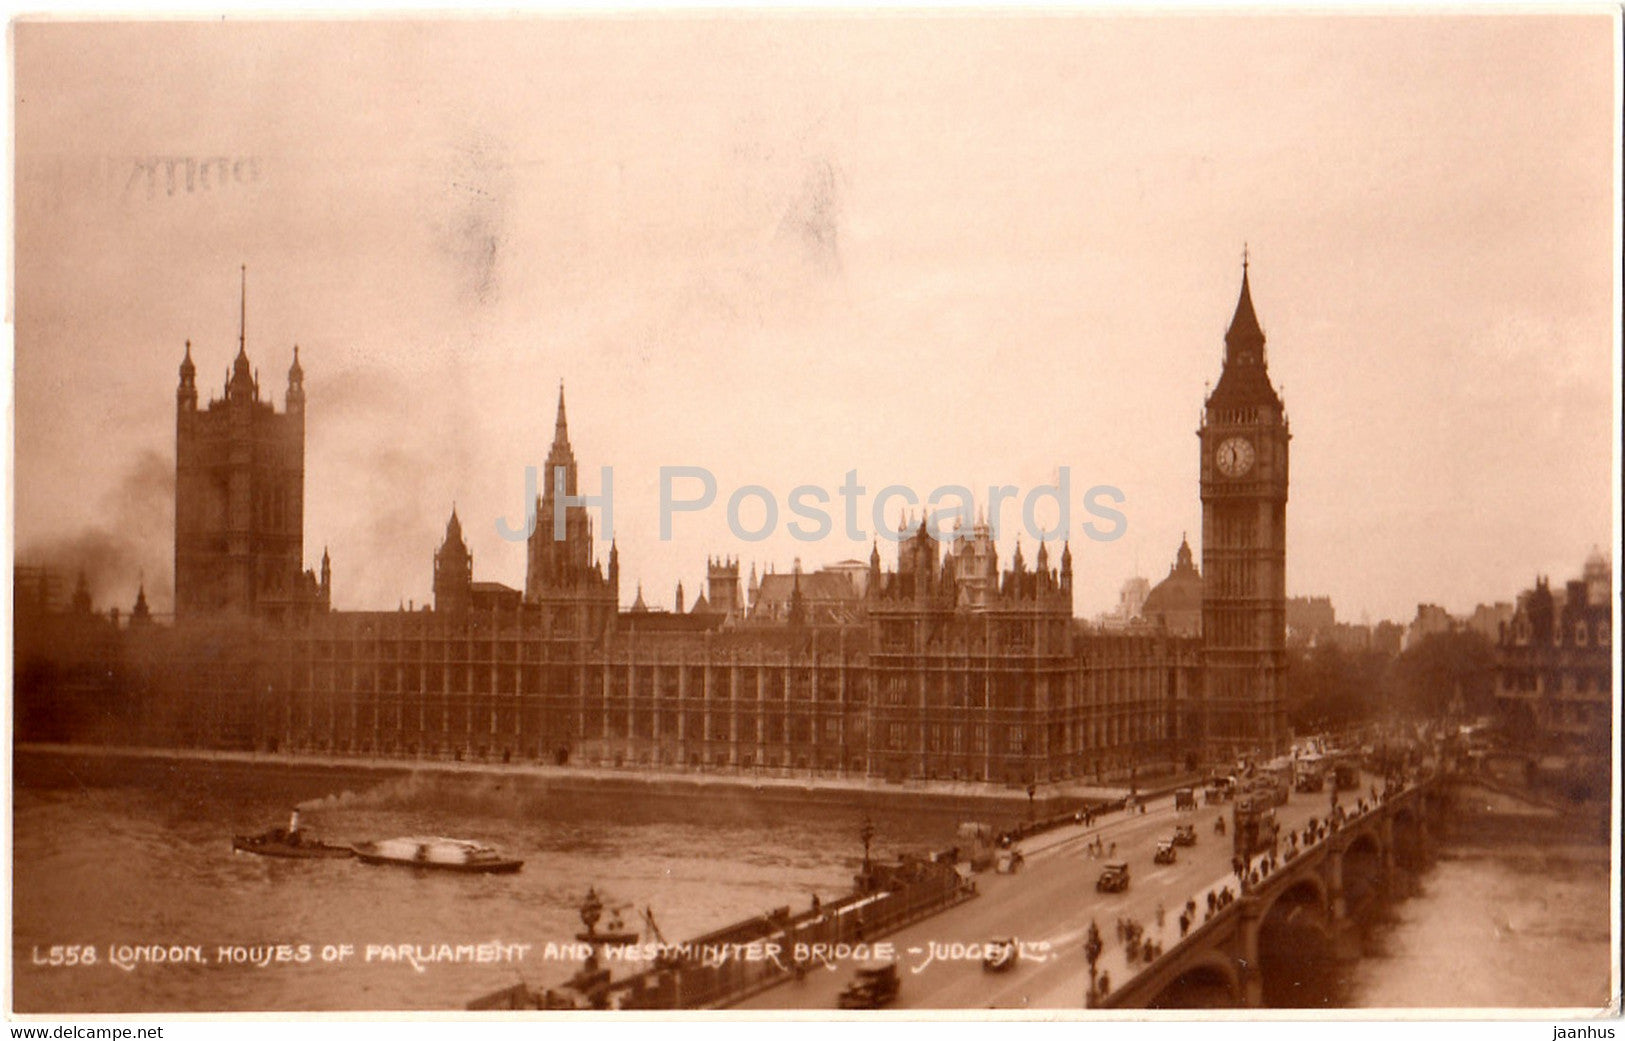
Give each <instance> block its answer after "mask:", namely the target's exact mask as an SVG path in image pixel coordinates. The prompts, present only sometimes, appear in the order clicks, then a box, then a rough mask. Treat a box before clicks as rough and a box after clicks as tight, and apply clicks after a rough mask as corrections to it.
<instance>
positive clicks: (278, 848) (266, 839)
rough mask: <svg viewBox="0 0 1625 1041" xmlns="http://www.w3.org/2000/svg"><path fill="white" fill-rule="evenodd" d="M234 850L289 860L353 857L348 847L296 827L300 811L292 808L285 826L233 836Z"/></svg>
mask: <svg viewBox="0 0 1625 1041" xmlns="http://www.w3.org/2000/svg"><path fill="white" fill-rule="evenodd" d="M231 848H232V851H233V852H240V853H255V854H258V855H259V856H262V857H284V858H287V859H290V860H328V859H339V858H342V857H353V856H355V850H353V849H351V848H350V847H349V846H336V845H333V844H332V843H328V842H323V841H321V840H320V839H317V838H314V837H311V836H308V835H306V834H305V832H303V831H301V830H300V829H299V811H298V810H294V811H293V816H292V817H291V818H290V819H289V820H288V826H287V827H286V828H272V829H271V830H270V831H264V832H261V833H260V834H258V835H236V836H233V837H232V840H231Z"/></svg>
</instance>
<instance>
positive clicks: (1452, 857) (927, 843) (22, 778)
mask: <svg viewBox="0 0 1625 1041" xmlns="http://www.w3.org/2000/svg"><path fill="white" fill-rule="evenodd" d="M121 762H124V761H121ZM336 776H339V777H340V778H341V779H342V781H341V783H337V782H335V781H334V779H333V776H313V775H311V774H309V773H296V772H292V771H288V770H286V769H283V768H280V767H275V766H262V767H255V768H252V769H244V770H237V771H234V772H232V774H231V783H230V784H229V785H224V784H222V783H221V777H220V774H219V773H218V772H217V771H214V770H211V769H209V768H207V767H206V766H204V765H202V764H197V763H185V762H180V763H173V762H172V763H165V764H162V765H161V766H159V765H155V764H153V763H146V764H143V765H140V766H138V767H137V768H135V769H130V770H122V769H121V770H111V769H109V768H108V764H107V763H106V762H100V761H97V760H96V759H95V758H94V757H85V758H80V757H74V756H54V755H53V756H48V757H37V756H35V755H31V754H28V753H20V754H19V757H18V764H17V778H18V783H17V785H16V787H15V789H14V790H15V796H14V808H13V813H14V836H15V842H14V847H13V850H14V874H13V879H14V882H13V897H12V899H13V905H12V910H13V923H14V925H13V939H12V942H13V946H12V953H13V964H14V980H13V985H14V986H13V991H14V1005H15V1008H16V1010H17V1011H18V1012H41V1013H44V1012H57V1013H65V1012H176V1011H196V1012H204V1011H219V1012H249V1011H255V1012H278V1011H283V1012H292V1011H382V1010H445V1009H458V1008H461V1007H463V1005H464V1004H465V1003H466V1002H467V1001H468V1000H470V999H471V998H473V997H476V996H478V995H480V994H483V993H486V992H488V991H492V990H496V989H499V988H502V987H505V986H508V985H510V984H512V983H515V982H518V981H520V980H523V981H525V982H527V983H531V984H533V985H534V984H537V983H548V982H557V981H559V980H562V979H563V978H564V977H566V976H568V975H569V974H570V973H571V972H572V971H573V970H574V969H575V968H576V966H577V962H576V961H574V960H573V959H574V957H575V952H573V951H572V950H571V949H570V948H569V946H568V945H569V943H570V941H571V940H572V939H573V936H574V933H575V932H576V931H577V930H578V929H579V927H580V923H579V920H578V918H577V914H576V908H577V906H578V905H579V903H580V901H581V898H582V896H583V894H584V893H585V891H586V889H587V887H588V886H593V887H595V888H596V889H597V890H598V892H600V893H601V894H603V896H604V897H605V902H606V904H607V905H608V906H609V907H611V908H615V909H620V910H621V913H622V915H623V917H624V919H625V921H626V924H627V925H629V926H631V927H633V928H636V929H640V930H641V929H644V928H645V923H644V919H643V913H642V912H643V910H644V909H646V908H647V909H649V910H651V911H652V912H653V917H654V920H655V923H656V924H657V925H658V927H659V928H660V930H661V931H662V933H663V934H664V936H665V938H666V939H668V940H673V941H676V940H681V939H686V938H690V937H693V936H695V935H698V934H700V933H702V932H704V931H706V930H708V929H711V928H714V927H717V926H721V925H724V924H726V923H729V922H732V921H735V920H737V919H739V918H742V917H745V916H747V915H751V914H756V913H761V912H764V911H767V910H769V909H771V908H774V907H778V906H782V905H790V906H792V907H795V908H797V909H799V908H800V907H802V906H803V905H805V904H806V903H807V902H808V901H809V900H810V899H811V898H812V896H813V895H814V894H818V895H820V896H821V897H823V898H826V899H827V898H828V897H831V896H833V895H835V894H838V893H840V892H843V891H845V890H846V889H847V888H848V887H849V886H850V882H851V876H852V874H853V872H854V871H855V870H856V868H857V866H858V864H859V861H860V859H861V856H862V845H861V840H860V838H859V834H860V831H861V827H862V822H863V817H864V815H863V814H862V813H861V812H858V811H855V810H853V809H849V808H847V807H844V806H842V805H840V804H838V803H832V802H824V801H814V802H810V803H793V802H787V801H786V800H784V799H782V798H764V797H761V796H757V795H754V794H753V793H750V792H749V791H739V792H730V791H727V790H717V791H708V792H707V793H706V794H704V795H703V796H692V795H690V796H680V795H671V794H659V795H649V796H646V797H638V798H627V797H625V796H620V795H616V796H609V795H592V794H581V793H579V792H572V793H570V794H569V795H567V796H566V795H561V794H559V793H558V792H557V791H549V790H547V789H545V788H544V787H541V786H536V785H530V784H526V783H525V782H524V780H523V779H522V778H521V779H515V778H504V777H502V776H500V775H492V774H478V775H467V776H459V775H443V774H442V775H432V776H426V775H414V776H410V777H406V776H399V775H397V776H395V777H389V778H384V777H379V776H376V775H373V776H369V775H368V774H366V773H365V772H364V771H355V772H353V773H349V774H345V775H336ZM293 805H299V806H301V807H302V809H303V818H304V824H305V826H306V827H307V828H308V829H309V830H310V831H312V832H315V833H317V834H319V835H320V836H321V837H324V838H330V839H333V840H339V841H358V840H362V839H367V838H377V837H387V836H391V835H407V834H439V835H446V834H449V835H456V836H459V837H467V838H475V839H481V840H486V841H490V842H492V843H494V844H497V845H500V846H502V847H504V848H506V849H507V850H509V851H511V852H513V853H515V854H516V855H518V856H521V857H523V858H524V860H525V862H526V863H525V867H524V870H523V871H522V872H521V873H519V874H517V875H508V876H491V875H486V876H455V875H454V876H446V875H437V874H433V873H429V874H424V873H418V872H412V871H402V870H396V869H392V868H387V867H369V866H366V865H362V864H360V863H357V862H354V861H350V860H329V861H281V860H276V859H269V858H261V857H255V856H251V855H246V854H233V852H232V851H231V836H232V835H233V834H236V833H246V832H256V831H260V830H263V829H265V828H266V827H269V826H272V825H273V824H278V823H283V822H285V820H286V817H287V813H288V810H289V809H290V808H291V807H292V806H293ZM1003 812H1004V813H1005V814H1006V815H1013V812H1015V811H1014V809H1011V810H1005V811H1003ZM869 816H870V817H871V818H872V820H873V823H874V827H875V835H876V839H875V849H876V852H877V854H879V855H890V854H891V853H894V852H896V851H897V850H900V849H905V848H906V849H915V850H925V849H934V848H942V847H945V846H949V845H952V844H954V842H955V838H954V829H955V824H956V821H957V819H958V818H959V817H960V816H962V811H959V812H956V811H954V810H952V809H951V808H946V807H944V808H931V809H921V808H919V807H918V806H917V805H916V806H909V805H904V806H902V807H899V808H897V809H893V810H891V811H889V812H888V811H875V810H871V811H870V812H869ZM1609 886H1610V878H1609V865H1608V861H1607V851H1606V848H1596V847H1586V848H1579V849H1575V850H1572V851H1567V852H1565V851H1561V850H1559V851H1555V852H1554V851H1550V850H1547V851H1536V850H1528V849H1524V850H1515V849H1514V850H1496V851H1493V852H1485V851H1476V852H1474V851H1465V852H1462V853H1455V854H1452V853H1447V855H1446V856H1445V857H1443V858H1441V860H1440V862H1439V863H1438V864H1437V865H1436V866H1435V867H1434V868H1433V870H1432V871H1431V872H1430V873H1429V874H1428V875H1427V876H1426V877H1425V878H1424V879H1423V881H1422V893H1421V895H1420V896H1418V897H1417V898H1414V899H1412V900H1409V901H1405V902H1402V903H1400V904H1398V905H1396V906H1395V907H1394V909H1393V911H1392V912H1391V915H1390V918H1391V921H1390V922H1389V923H1388V924H1385V925H1384V926H1382V927H1380V928H1379V929H1378V930H1377V931H1376V934H1375V935H1374V936H1373V937H1372V938H1371V941H1370V942H1369V943H1368V947H1369V948H1370V950H1371V952H1372V955H1373V956H1368V957H1367V958H1365V959H1363V960H1362V961H1361V962H1359V963H1358V965H1357V966H1355V967H1354V968H1353V970H1352V973H1351V975H1350V976H1349V977H1348V980H1347V982H1346V985H1345V987H1344V988H1343V991H1344V992H1343V993H1341V994H1339V995H1338V1003H1339V1004H1344V1005H1347V1006H1351V1007H1367V1008H1382V1007H1395V1008H1405V1007H1411V1008H1414V1007H1452V1006H1459V1007H1506V1006H1536V1007H1539V1006H1558V1007H1588V1006H1595V1005H1598V1004H1600V1003H1601V1001H1602V1000H1605V997H1606V994H1607V990H1608V983H1609V978H1608V977H1609V929H1608V923H1609V920H1610V907H1609ZM550 945H552V946H551V947H550ZM74 947H78V948H79V953H78V954H77V955H75V956H70V955H69V954H68V951H69V949H70V948H74ZM52 948H60V950H58V951H56V952H54V954H53V951H52ZM86 950H90V951H92V953H91V954H90V956H89V957H90V958H92V959H94V960H93V962H92V963H90V964H84V962H85V960H86V955H85V953H84V952H85V951H86ZM403 951H404V952H409V953H408V956H406V957H402V956H401V954H402V953H403ZM70 960H72V961H78V962H79V964H73V965H69V964H64V963H65V962H67V961H70ZM53 961H55V962H57V964H52V962H53ZM115 962H117V963H115Z"/></svg>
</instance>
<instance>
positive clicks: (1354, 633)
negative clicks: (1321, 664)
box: [1315, 622, 1372, 654]
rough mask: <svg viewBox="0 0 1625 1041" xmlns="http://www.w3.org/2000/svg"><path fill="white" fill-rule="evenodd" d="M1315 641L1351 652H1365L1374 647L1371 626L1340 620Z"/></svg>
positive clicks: (1318, 643)
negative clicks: (1372, 645)
mask: <svg viewBox="0 0 1625 1041" xmlns="http://www.w3.org/2000/svg"><path fill="white" fill-rule="evenodd" d="M1315 642H1316V644H1317V645H1320V644H1328V645H1330V646H1333V647H1336V648H1338V649H1339V650H1342V651H1345V652H1347V653H1349V654H1364V653H1366V652H1367V651H1370V650H1371V649H1372V648H1371V627H1370V626H1369V625H1351V624H1349V623H1348V622H1338V623H1337V624H1336V625H1333V626H1332V627H1331V628H1330V629H1327V630H1325V631H1324V632H1322V633H1321V634H1320V635H1319V637H1318V638H1317V639H1316V641H1315Z"/></svg>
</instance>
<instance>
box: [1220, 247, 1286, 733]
mask: <svg viewBox="0 0 1625 1041" xmlns="http://www.w3.org/2000/svg"><path fill="white" fill-rule="evenodd" d="M1197 436H1198V437H1200V438H1201V442H1202V575H1203V588H1202V666H1203V668H1202V671H1203V675H1204V682H1205V684H1206V688H1205V691H1204V705H1203V712H1202V730H1203V740H1204V743H1205V746H1206V748H1207V750H1208V751H1209V752H1210V753H1212V754H1217V755H1233V754H1236V753H1240V752H1247V751H1251V750H1257V751H1258V752H1261V753H1264V754H1273V753H1276V752H1279V751H1281V750H1283V749H1284V748H1285V746H1286V744H1287V739H1288V736H1289V735H1288V731H1287V722H1286V706H1285V703H1284V702H1283V700H1282V689H1281V688H1282V683H1281V679H1282V672H1283V671H1284V669H1285V664H1286V492H1287V442H1288V441H1290V440H1291V439H1292V433H1291V430H1290V428H1289V427H1288V425H1287V420H1286V410H1285V408H1284V407H1283V406H1282V404H1281V399H1280V397H1279V396H1278V395H1277V394H1276V393H1275V388H1274V387H1273V386H1271V385H1270V377H1269V370H1268V368H1267V365H1266V359H1265V355H1264V331H1263V330H1262V329H1261V328H1259V325H1258V316H1257V315H1256V314H1254V312H1253V299H1252V293H1251V291H1250V290H1249V288H1248V284H1247V262H1246V260H1245V259H1244V260H1243V261H1242V266H1241V297H1240V299H1238V300H1237V301H1236V313H1235V316H1234V317H1233V318H1231V319H1230V328H1229V330H1227V331H1226V332H1225V334H1224V372H1223V373H1222V374H1221V375H1220V377H1219V385H1218V386H1216V387H1214V388H1213V393H1212V394H1211V395H1209V396H1208V399H1207V402H1206V406H1205V408H1204V409H1203V412H1202V428H1201V429H1200V430H1198V431H1197Z"/></svg>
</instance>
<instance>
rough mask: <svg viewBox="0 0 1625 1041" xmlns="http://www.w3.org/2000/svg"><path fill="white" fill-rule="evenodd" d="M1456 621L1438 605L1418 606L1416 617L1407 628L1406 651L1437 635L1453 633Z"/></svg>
mask: <svg viewBox="0 0 1625 1041" xmlns="http://www.w3.org/2000/svg"><path fill="white" fill-rule="evenodd" d="M1455 628H1456V620H1455V619H1454V618H1452V617H1451V616H1450V612H1449V611H1446V610H1445V609H1444V608H1442V607H1440V606H1439V605H1438V604H1417V605H1416V617H1415V618H1413V619H1412V620H1411V624H1410V625H1408V626H1406V627H1405V643H1404V649H1405V650H1407V651H1408V650H1410V649H1411V648H1412V647H1415V646H1416V645H1417V644H1419V643H1421V642H1422V641H1423V640H1425V639H1427V638H1428V637H1429V636H1432V635H1434V634H1436V633H1448V632H1453V631H1454V630H1455Z"/></svg>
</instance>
